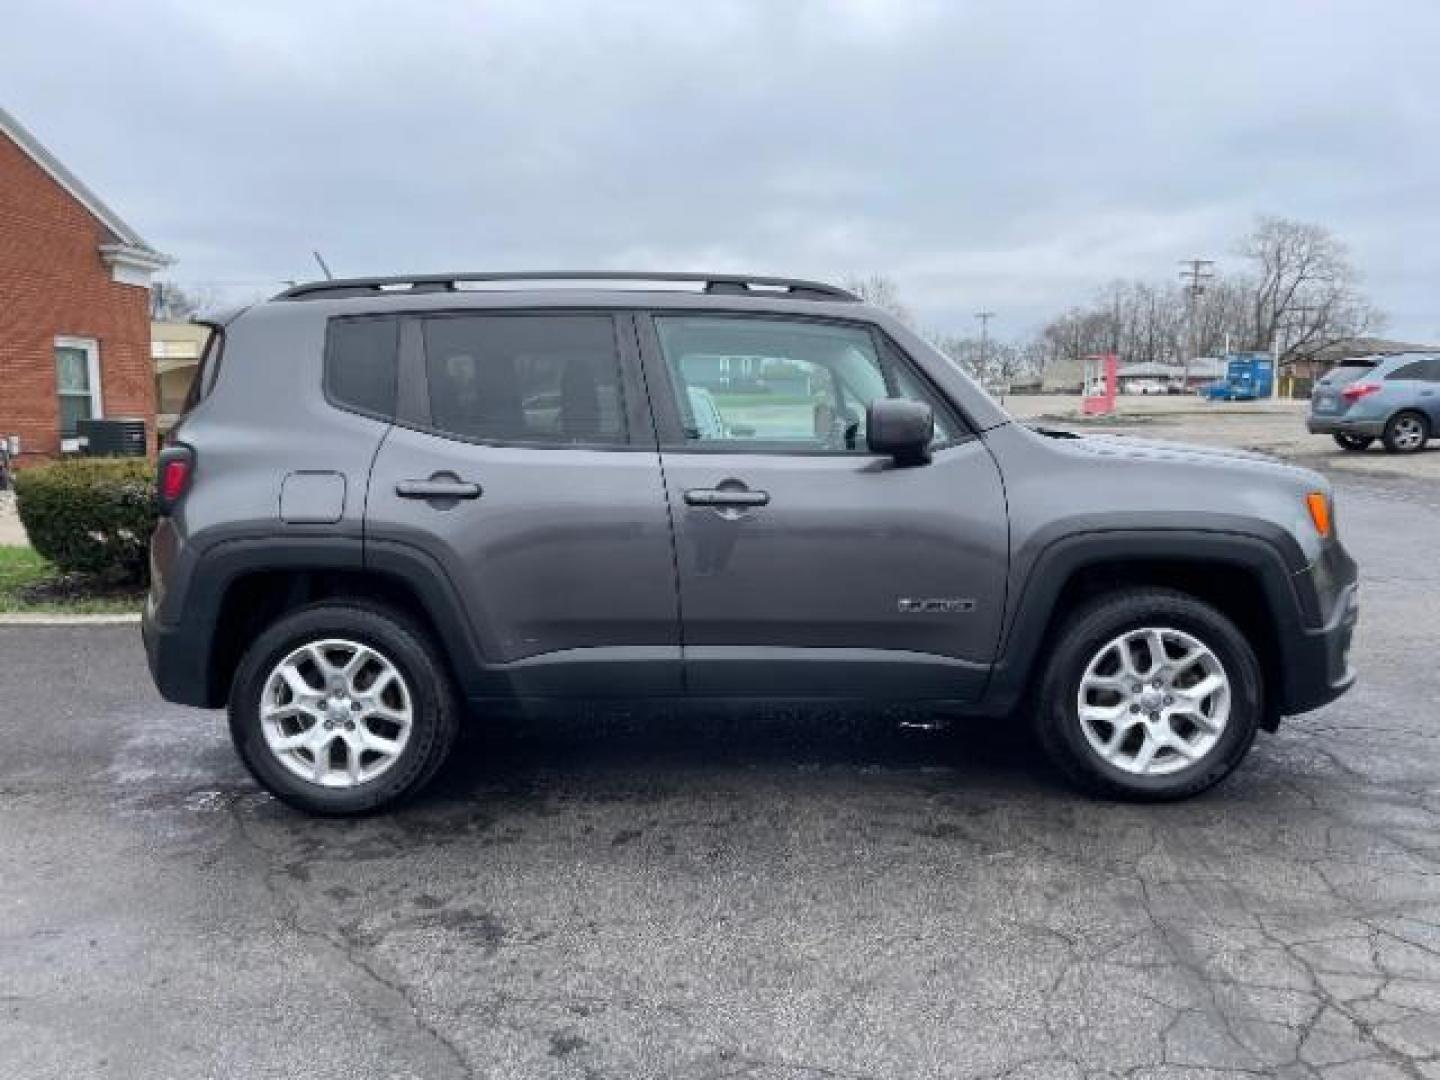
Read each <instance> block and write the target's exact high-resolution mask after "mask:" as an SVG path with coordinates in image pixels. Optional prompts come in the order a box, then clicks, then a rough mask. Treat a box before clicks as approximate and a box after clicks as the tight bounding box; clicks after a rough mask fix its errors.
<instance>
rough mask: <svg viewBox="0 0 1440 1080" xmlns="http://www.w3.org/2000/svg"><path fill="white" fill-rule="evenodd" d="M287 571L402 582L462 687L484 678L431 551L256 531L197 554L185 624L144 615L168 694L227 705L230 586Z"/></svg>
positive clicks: (154, 666) (159, 679)
mask: <svg viewBox="0 0 1440 1080" xmlns="http://www.w3.org/2000/svg"><path fill="white" fill-rule="evenodd" d="M287 571H309V572H323V571H339V572H345V573H358V574H366V575H374V576H375V577H376V578H380V579H387V580H389V581H391V582H393V583H394V584H396V585H399V586H400V587H402V588H403V589H405V590H407V591H409V592H410V593H412V594H413V595H414V596H415V598H416V599H417V600H418V601H419V603H420V604H421V605H422V606H423V608H424V614H425V616H426V618H427V619H428V620H429V621H430V623H431V624H432V625H433V626H434V627H435V630H436V639H437V640H436V642H435V644H436V646H437V648H439V649H440V650H441V652H442V655H443V657H444V659H445V660H446V662H447V663H448V664H449V668H450V671H451V672H452V673H453V674H454V676H455V678H456V681H457V683H458V684H459V688H460V689H461V691H462V692H469V691H470V689H471V688H472V687H474V686H475V685H476V684H477V683H479V682H480V681H481V673H482V671H483V667H482V664H481V660H480V651H479V648H478V646H477V643H476V639H475V634H474V631H473V628H472V627H471V625H470V623H469V621H468V620H467V619H466V618H465V616H464V610H465V609H464V605H463V604H462V603H461V602H460V597H459V593H458V592H457V590H456V589H455V586H454V584H453V583H452V582H451V581H450V579H449V578H448V577H447V576H446V574H445V572H444V570H443V569H442V568H441V567H440V565H439V564H438V563H437V562H436V561H435V560H434V559H433V558H431V557H430V556H429V555H427V554H426V553H425V552H423V551H420V550H419V549H418V548H415V547H413V546H411V545H409V544H404V543H394V542H376V541H373V540H372V541H370V542H368V543H366V542H365V541H363V540H362V539H361V538H360V537H358V536H304V535H296V536H276V535H258V536H256V535H252V536H242V537H231V538H227V539H225V540H221V541H218V542H216V543H214V544H212V545H211V546H209V547H207V548H206V549H205V550H204V551H203V552H201V553H200V554H199V555H197V556H196V561H195V564H194V566H193V567H192V568H191V572H190V574H189V578H188V585H187V590H186V595H185V604H184V608H183V615H182V618H181V619H180V621H179V622H177V623H175V624H173V625H163V624H161V623H160V622H159V621H158V620H156V619H154V618H153V617H152V616H151V615H147V616H146V618H145V620H144V625H143V627H142V629H143V632H144V635H145V639H146V642H147V646H148V648H147V652H149V654H150V663H151V670H152V672H153V674H154V675H155V680H156V683H157V685H158V686H159V688H160V691H161V693H162V695H163V696H164V697H165V698H166V699H167V700H170V701H175V702H179V703H181V704H186V705H196V706H200V707H202V708H219V707H220V706H222V705H224V704H225V696H226V692H227V688H226V687H224V686H222V685H219V680H217V679H216V678H215V675H214V672H215V666H214V663H213V661H214V659H215V649H216V647H217V638H218V637H219V634H220V630H221V627H220V625H219V624H220V619H221V613H222V611H223V610H224V605H225V602H226V599H227V597H228V596H229V594H230V590H231V588H232V587H233V586H234V585H235V583H236V582H237V581H239V580H241V579H242V578H244V577H245V576H247V575H250V574H258V573H267V574H268V573H285V572H287Z"/></svg>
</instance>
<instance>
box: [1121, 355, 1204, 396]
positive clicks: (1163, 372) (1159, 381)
mask: <svg viewBox="0 0 1440 1080" xmlns="http://www.w3.org/2000/svg"><path fill="white" fill-rule="evenodd" d="M1224 377H1225V360H1224V358H1223V357H1216V356H1197V357H1196V358H1195V359H1194V360H1191V361H1190V364H1189V366H1188V368H1187V367H1186V366H1184V365H1181V364H1155V363H1141V364H1124V365H1121V367H1120V369H1119V370H1118V371H1116V373H1115V380H1116V382H1118V383H1119V384H1120V392H1121V393H1122V394H1146V393H1150V394H1155V393H1166V392H1168V391H1169V390H1170V388H1172V387H1173V388H1175V389H1176V390H1180V389H1188V390H1195V389H1198V388H1199V387H1201V386H1204V385H1205V384H1206V383H1212V382H1214V381H1215V380H1216V379H1223V378H1224Z"/></svg>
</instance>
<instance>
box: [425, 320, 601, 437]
mask: <svg viewBox="0 0 1440 1080" xmlns="http://www.w3.org/2000/svg"><path fill="white" fill-rule="evenodd" d="M424 339H425V368H426V376H427V382H428V383H429V386H430V416H431V422H432V424H433V425H434V427H435V428H437V429H439V430H440V431H442V432H445V433H447V434H450V435H456V436H459V437H461V438H465V439H475V440H478V441H482V442H519V443H541V444H545V443H549V444H556V445H576V444H589V445H610V444H618V443H623V442H624V441H625V439H626V431H625V418H624V409H623V408H622V404H623V403H622V401H621V396H620V395H621V389H620V358H619V352H618V349H617V347H616V340H615V323H614V320H613V319H611V318H610V317H609V316H608V315H549V314H535V315H530V314H525V315H511V314H505V315H455V316H444V317H434V318H428V319H426V320H425V321H424Z"/></svg>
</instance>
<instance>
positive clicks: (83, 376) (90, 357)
mask: <svg viewBox="0 0 1440 1080" xmlns="http://www.w3.org/2000/svg"><path fill="white" fill-rule="evenodd" d="M55 385H56V389H57V391H58V392H59V396H60V435H61V437H62V438H66V439H73V438H75V436H76V433H77V431H78V428H79V422H80V421H81V420H94V419H98V418H99V417H100V416H101V415H103V414H102V411H101V405H100V344H99V342H97V341H94V340H93V339H91V338H71V337H60V338H56V339H55Z"/></svg>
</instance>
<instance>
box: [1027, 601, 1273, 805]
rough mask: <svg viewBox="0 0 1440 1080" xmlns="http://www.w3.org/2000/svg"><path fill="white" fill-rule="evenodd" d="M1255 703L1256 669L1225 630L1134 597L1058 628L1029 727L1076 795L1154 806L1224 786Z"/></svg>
mask: <svg viewBox="0 0 1440 1080" xmlns="http://www.w3.org/2000/svg"><path fill="white" fill-rule="evenodd" d="M1261 700H1262V695H1261V676H1260V668H1259V664H1258V663H1257V661H1256V659H1255V654H1254V652H1253V650H1251V648H1250V646H1249V644H1248V642H1246V640H1245V638H1244V636H1243V635H1242V634H1241V633H1240V631H1239V630H1238V629H1237V628H1236V627H1235V625H1234V624H1233V623H1232V622H1231V621H1230V620H1229V619H1227V618H1226V617H1225V616H1224V615H1222V614H1221V613H1220V612H1219V611H1217V610H1215V609H1214V608H1213V607H1211V606H1210V605H1208V604H1205V603H1202V602H1200V601H1199V600H1196V599H1194V598H1193V597H1190V596H1187V595H1185V594H1183V593H1178V592H1172V591H1170V590H1165V589H1137V590H1133V591H1129V592H1124V593H1121V594H1119V595H1111V596H1108V597H1104V598H1101V599H1098V600H1095V601H1092V602H1091V603H1089V604H1088V605H1086V606H1084V607H1082V608H1081V609H1079V610H1078V611H1076V612H1075V613H1074V615H1073V616H1072V617H1071V618H1070V619H1069V620H1068V621H1067V623H1066V625H1065V627H1064V628H1063V630H1062V631H1061V634H1060V638H1059V641H1058V644H1057V645H1056V647H1055V649H1054V651H1053V653H1052V655H1051V657H1050V661H1049V665H1048V668H1047V670H1046V674H1045V679H1044V682H1043V683H1042V688H1041V692H1040V700H1039V711H1038V715H1037V717H1036V720H1037V725H1038V731H1039V735H1040V739H1041V741H1042V743H1043V744H1044V746H1045V749H1046V751H1047V753H1048V755H1049V757H1050V759H1051V760H1052V761H1053V762H1054V763H1055V764H1056V765H1057V766H1058V767H1059V768H1060V770H1061V771H1062V772H1063V773H1064V774H1065V775H1066V776H1067V777H1069V778H1070V779H1071V780H1072V781H1073V782H1075V783H1076V784H1078V785H1079V786H1081V787H1082V788H1084V789H1086V790H1087V791H1090V792H1092V793H1095V794H1099V795H1104V796H1109V797H1114V798H1123V799H1134V800H1141V801H1160V800H1166V799H1181V798H1185V797H1187V796H1190V795H1195V794H1198V793H1199V792H1201V791H1204V790H1205V789H1206V788H1209V787H1211V786H1212V785H1214V784H1216V783H1219V782H1220V781H1221V780H1222V779H1224V778H1225V777H1226V776H1227V775H1229V773H1230V772H1231V771H1233V770H1234V769H1235V767H1236V766H1237V765H1239V764H1240V761H1241V760H1242V759H1243V758H1244V756H1245V754H1246V753H1247V752H1248V751H1249V749H1250V745H1251V743H1252V742H1253V741H1254V738H1255V732H1256V730H1257V729H1258V727H1259V722H1260V714H1261Z"/></svg>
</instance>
